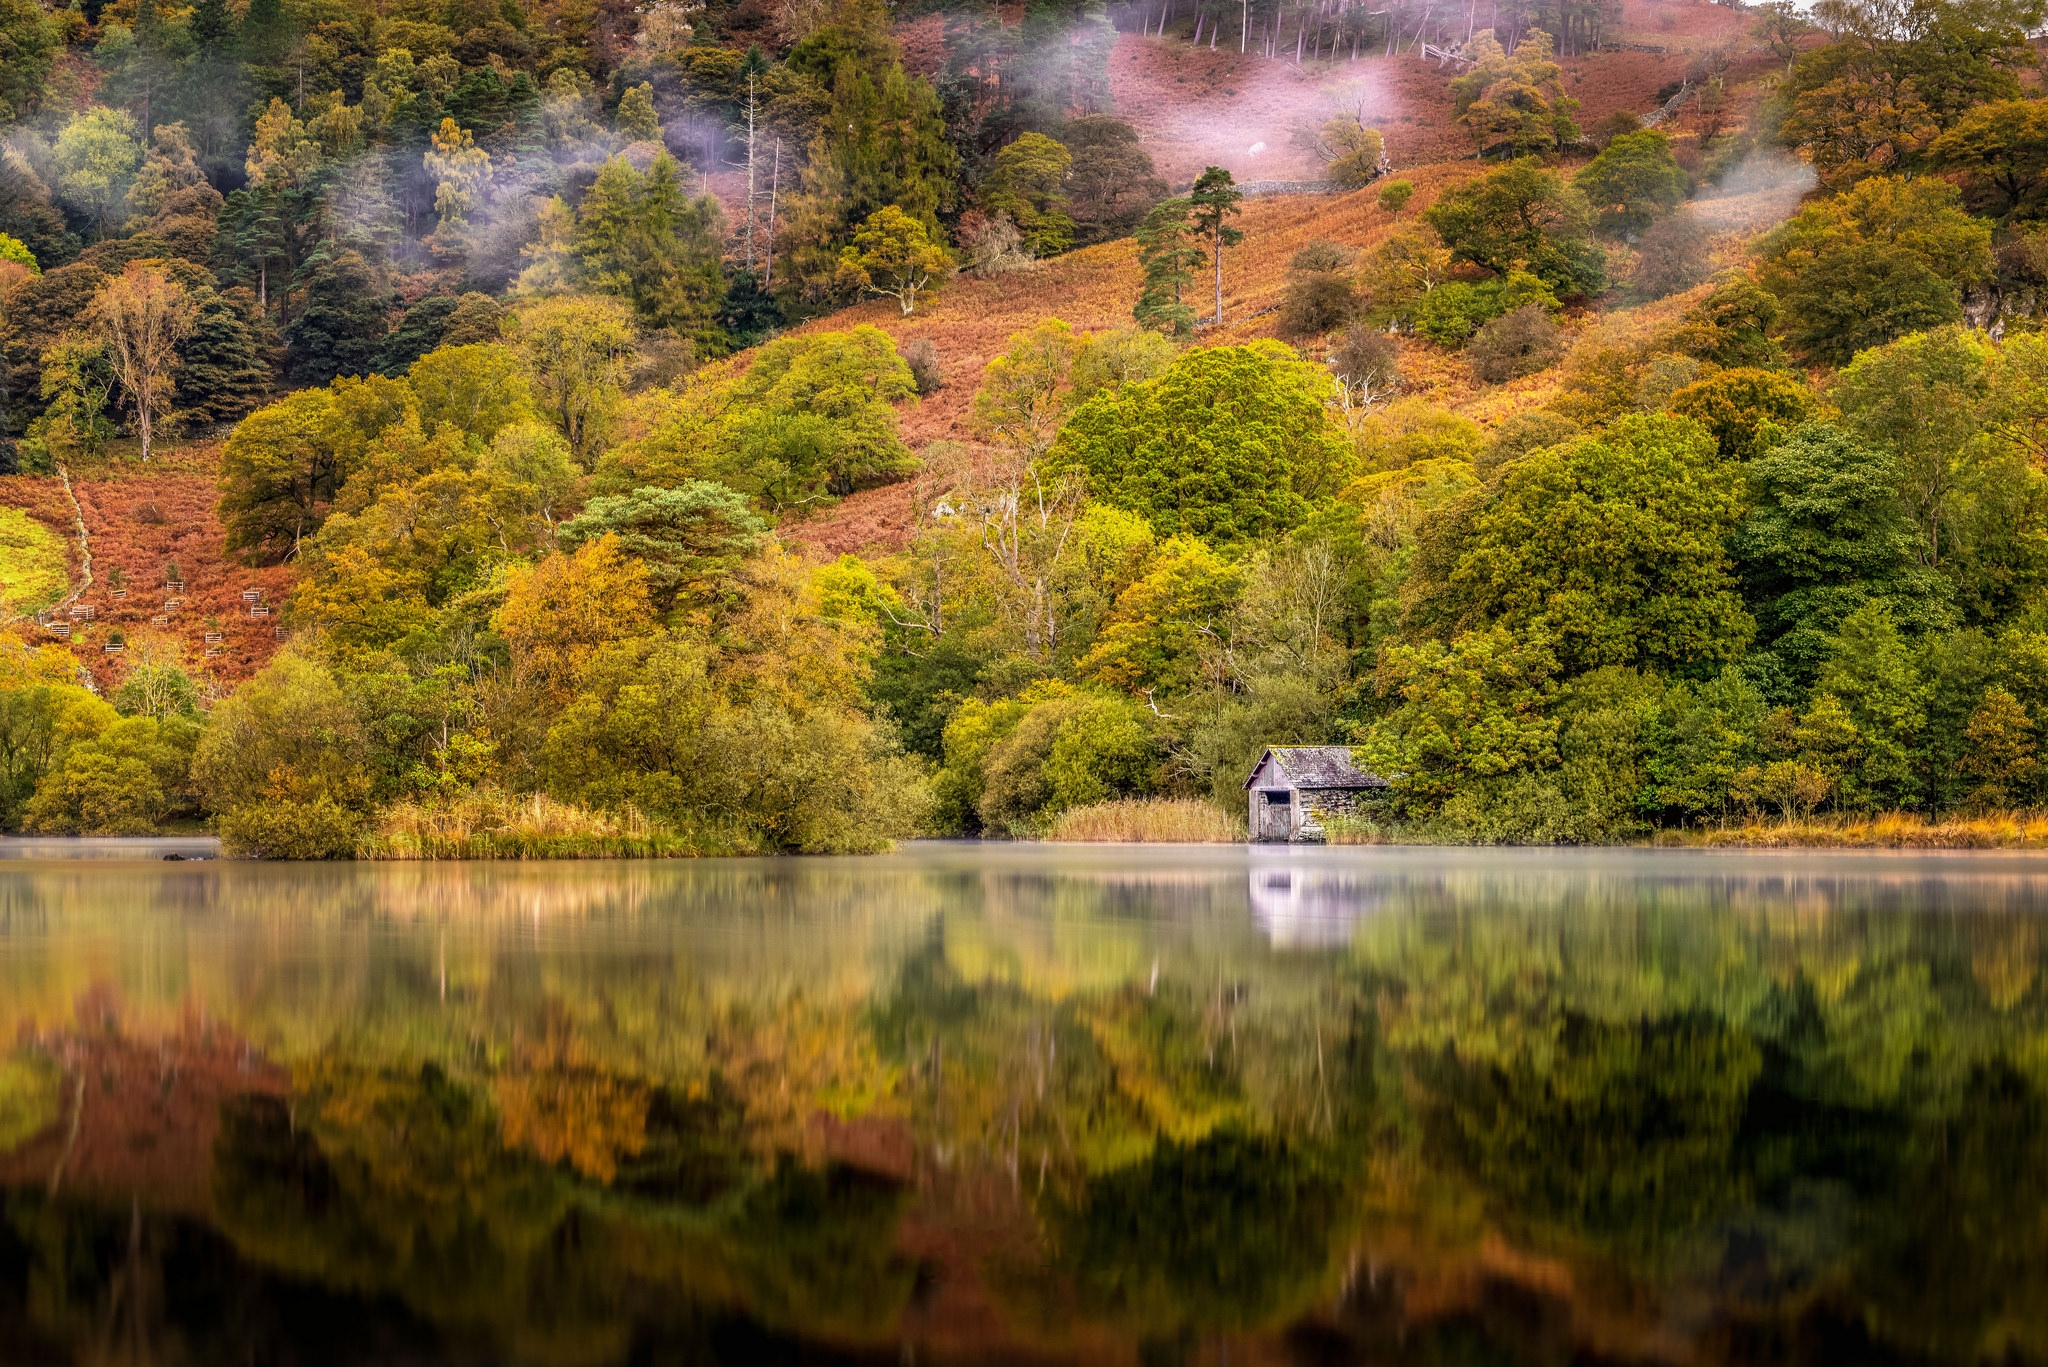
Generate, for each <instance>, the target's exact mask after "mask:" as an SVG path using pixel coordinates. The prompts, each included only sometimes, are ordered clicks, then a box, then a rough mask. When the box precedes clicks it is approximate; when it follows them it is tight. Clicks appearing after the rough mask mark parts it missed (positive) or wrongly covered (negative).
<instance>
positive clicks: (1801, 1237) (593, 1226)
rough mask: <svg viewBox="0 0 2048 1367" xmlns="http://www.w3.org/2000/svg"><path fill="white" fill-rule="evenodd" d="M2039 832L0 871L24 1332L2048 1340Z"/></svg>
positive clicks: (411, 1354) (1246, 1348) (2012, 1354)
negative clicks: (1931, 843)
mask: <svg viewBox="0 0 2048 1367" xmlns="http://www.w3.org/2000/svg"><path fill="white" fill-rule="evenodd" d="M2043 868H2048V865H2043V864H2040V863H2037V862H2033V861H2028V860H2024V859H2018V858H1994V857H1952V858H1887V857H1867V856H1865V857H1829V856H1812V855H1798V856H1731V855H1716V854H1661V853H1651V852H1641V851H1619V852H1614V851H1610V852H1589V853H1550V852H1457V851H1446V850H1388V851H1382V850H1349V851H1321V850H1308V851H1286V850H1280V851H1249V852H1248V851H1244V850H1238V849H1216V850H1188V849H1172V850H1159V849H1151V850H1131V849H1102V848H1074V847H1046V846H1038V847H1029V846H1010V847H1003V846H991V847H974V846H957V845H955V846H946V845H940V846H921V847H912V848H910V849H908V850H906V851H905V852H903V853H900V854H897V855H891V856H886V857H880V858H873V859H854V860H803V861H798V860H758V861H705V862H700V863H676V864H633V865H625V864H586V865H529V866H524V867H520V866H497V867H491V866H475V865H471V866H388V865H387V866H370V865H357V866H335V867H304V866H261V865H236V864H220V863H200V864H191V863H185V864H175V863H174V864H165V863H160V862H141V861H135V862H121V861H106V860H96V861H67V862H63V863H59V862H44V861H36V860H17V861H9V862H8V863H6V864H4V865H0V1022H4V1024H5V1025H6V1026H7V1027H8V1034H7V1037H6V1044H5V1046H4V1048H5V1049H6V1052H5V1053H4V1054H0V1201H4V1218H0V1361H4V1362H7V1363H17V1362H19V1363H44V1362H48V1363H113V1362H122V1363H138V1364H139V1363H166V1364H169V1363H208V1364H211V1363H258V1364H261V1363H337V1364H338V1363H373V1362H374V1363H443V1362H452V1363H498V1362H506V1363H535V1364H542V1363H545V1364H582V1363H589V1364H603V1363H641V1362H645V1363H689V1362H734V1363H741V1362H744V1363H779V1362H812V1361H827V1362H831V1361H850V1362H851V1361H859V1362H874V1363H904V1362H913V1361H914V1362H963V1363H965V1362H985V1361H992V1360H1000V1361H1020V1362H1021V1361H1031V1362H1040V1361H1085V1362H1103V1363H1133V1364H1136V1363H1146V1364H1152V1363H1182V1362H1186V1363H1195V1362H1201V1363H1223V1362H1230V1363H1252V1362H1258V1363H1300V1364H1322V1363H1340V1362H1374V1363H1381V1362H1416V1363H1462V1362H1475V1363H1476V1362H1489V1363H1522V1362H1529V1363H1536V1362H1546V1363H1548V1362H1565V1361H1572V1360H1579V1361H1588V1360H1594V1359H1598V1360H1602V1361H1609V1362H1638V1361H1641V1362H1670V1363H1693V1362H1699V1363H1710V1362H1793V1361H1799V1362H1849V1361H1901V1362H1904V1361H1914V1362H1919V1361H1927V1362H1975V1361H1983V1360H1988V1359H1998V1360H2001V1361H2035V1360H2048V1124H2044V1121H2048V1106H2044V1100H2043V1098H2044V1089H2048V989H2044V987H2043V983H2042V973H2041V969H2042V963H2043V941H2042V933H2041V931H2042V915H2043V911H2044V902H2048V894H2044V886H2048V885H2044V883H2043V880H2042V877H2041V875H2040V874H2039V873H2037V872H2036V870H2038V869H2043Z"/></svg>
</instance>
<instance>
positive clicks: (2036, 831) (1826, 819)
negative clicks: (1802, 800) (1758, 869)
mask: <svg viewBox="0 0 2048 1367" xmlns="http://www.w3.org/2000/svg"><path fill="white" fill-rule="evenodd" d="M1654 843H1656V844H1659V845H1691V846H1715V847H1721V846H1747V847H1751V848H1755V849H1893V850H2043V849H2048V812H2039V811H2010V812H1985V813H1981V814H1979V815H1977V816H1950V817H1941V818H1937V819H1935V820H1929V819H1928V818H1926V817H1923V816H1920V815H1918V814H1917V813H1914V812H1883V813H1880V814H1878V815H1875V816H1871V815H1836V816H1809V817H1804V818H1799V819H1795V820H1791V821H1785V820H1776V821H1772V820H1763V821H1753V822H1750V823H1749V824H1747V825H1743V826H1726V827H1715V828H1709V829H1706V830H1697V831H1660V832H1659V833H1658V835H1657V838H1656V840H1655V842H1654Z"/></svg>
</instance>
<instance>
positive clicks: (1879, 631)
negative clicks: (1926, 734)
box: [1815, 600, 1929, 807]
mask: <svg viewBox="0 0 2048 1367" xmlns="http://www.w3.org/2000/svg"><path fill="white" fill-rule="evenodd" d="M1815 687H1817V688H1818V689H1820V690H1821V691H1822V692H1823V693H1825V694H1828V695H1831V696H1833V697H1836V698H1839V699H1840V700H1841V702H1842V705H1843V706H1844V707H1845V708H1846V709H1847V710H1848V713H1849V716H1850V719H1851V720H1852V721H1853V722H1854V723H1855V727H1856V733H1857V735H1858V736H1859V737H1860V738H1861V740H1862V756H1861V763H1860V764H1859V765H1858V766H1857V769H1856V771H1855V773H1854V775H1853V782H1849V783H1846V784H1845V786H1844V794H1843V795H1844V798H1845V799H1846V800H1848V801H1850V802H1851V803H1853V804H1856V805H1859V806H1869V805H1875V804H1880V803H1882V804H1890V805H1893V806H1900V807H1906V806H1913V805H1915V804H1916V803H1918V802H1919V800H1920V798H1921V796H1922V789H1923V775H1922V774H1921V773H1920V772H1919V764H1918V761H1919V758H1920V756H1919V754H1918V749H1919V744H1920V739H1921V733H1922V732H1923V731H1924V730H1925V729H1926V727H1927V704H1928V701H1929V690H1928V688H1927V685H1926V682H1925V681H1924V680H1923V679H1922V677H1921V673H1920V668H1919V664H1918V662H1917V661H1916V660H1915V658H1914V652H1913V650H1912V647H1911V646H1910V645H1909V644H1908V642H1907V641H1906V639H1905V637H1904V636H1903V635H1901V634H1900V632H1899V628H1898V624H1897V623H1896V622H1894V621H1893V620H1892V615H1891V610H1890V609H1889V608H1888V607H1887V606H1886V605H1885V604H1884V603H1883V602H1882V601H1878V600H1872V601H1870V602H1867V603H1865V604H1864V605H1863V606H1862V607H1860V608H1858V609H1856V611H1854V612H1852V613H1850V614H1849V615H1848V616H1847V617H1845V618H1843V619H1842V624H1841V626H1840V627H1839V628H1838V629H1837V630H1836V632H1835V639H1834V641H1833V644H1832V648H1831V649H1830V650H1829V652H1828V655H1827V658H1826V659H1825V660H1824V661H1823V662H1822V664H1821V669H1820V674H1819V676H1818V678H1817V679H1816V680H1815Z"/></svg>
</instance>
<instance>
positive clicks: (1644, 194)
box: [1572, 129, 1691, 239]
mask: <svg viewBox="0 0 2048 1367" xmlns="http://www.w3.org/2000/svg"><path fill="white" fill-rule="evenodd" d="M1572 184H1573V186H1575V187H1576V188H1577V189H1578V191H1579V192H1580V193H1581V194H1583V195H1584V196H1585V197H1586V199H1587V201H1588V202H1589V203H1590V204H1592V206H1593V226H1594V228H1595V229H1596V230H1597V231H1599V232H1601V233H1604V234H1606V235H1607V236H1609V237H1625V238H1630V239H1633V238H1634V237H1635V236H1636V235H1638V234H1639V233H1642V232H1644V231H1646V230H1647V229H1648V228H1649V226H1650V224H1651V223H1652V222H1654V221H1655V220H1657V219H1658V218H1660V217H1662V216H1663V215H1665V214H1668V213H1670V212H1671V211H1672V210H1673V209H1675V208H1677V207H1678V206H1679V204H1681V203H1682V202H1684V200H1685V195H1686V191H1687V190H1689V189H1690V188H1691V186H1690V185H1689V184H1688V182H1687V177H1686V174H1685V172H1684V170H1683V169H1681V168H1680V166H1679V165H1678V162H1677V160H1676V159H1675V158H1673V157H1672V155H1671V140H1670V139H1669V138H1667V137H1665V136H1664V135H1663V134H1662V133H1660V132H1658V131H1657V130H1655V129H1644V130H1643V131H1642V132H1639V133H1623V134H1621V135H1620V136H1619V137H1617V138H1615V139H1614V140H1613V141H1612V142H1610V143H1608V144H1607V146H1606V148H1605V150H1603V151H1602V152H1601V153H1600V155H1599V156H1597V157H1595V158H1593V160H1591V161H1590V162H1587V163H1586V165H1585V167H1584V169H1582V170H1581V171H1580V172H1579V173H1578V174H1577V175H1576V176H1574V177H1572Z"/></svg>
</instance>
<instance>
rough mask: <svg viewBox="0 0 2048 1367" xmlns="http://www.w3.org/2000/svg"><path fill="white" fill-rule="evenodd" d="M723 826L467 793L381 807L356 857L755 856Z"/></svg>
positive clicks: (539, 796)
mask: <svg viewBox="0 0 2048 1367" xmlns="http://www.w3.org/2000/svg"><path fill="white" fill-rule="evenodd" d="M757 853H759V851H758V850H757V849H755V848H754V846H753V844H752V843H751V842H748V841H745V840H741V839H738V838H736V837H734V836H733V835H731V834H730V833H727V832H705V831H697V832H680V831H676V830H673V829H671V828H669V827H667V826H664V825H662V824H660V823H659V822H655V821H651V820H649V819H648V818H647V817H646V816H643V815H642V814H641V813H639V812H636V811H626V812H599V811H592V810H590V809H589V808H586V807H579V806H577V805H575V804H574V803H569V802H557V801H555V800H554V799H553V798H550V797H547V796H545V795H543V794H540V793H534V794H532V795H530V796H526V797H513V796H511V795H510V794H507V793H494V792H488V791H479V792H474V793H465V794H463V795H462V796H461V797H459V798H455V799H452V800H450V801H445V802H435V803H419V802H401V803H398V804H396V805H395V806H391V807H387V808H385V809H384V810H383V811H382V812H380V813H378V816H377V822H376V825H375V826H374V827H373V828H372V829H371V830H370V831H369V832H367V833H366V834H365V835H364V836H363V838H362V840H361V841H360V842H359V843H358V845H357V847H356V857H357V858H358V859H679V858H690V857H693V856H710V855H723V854H757Z"/></svg>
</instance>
